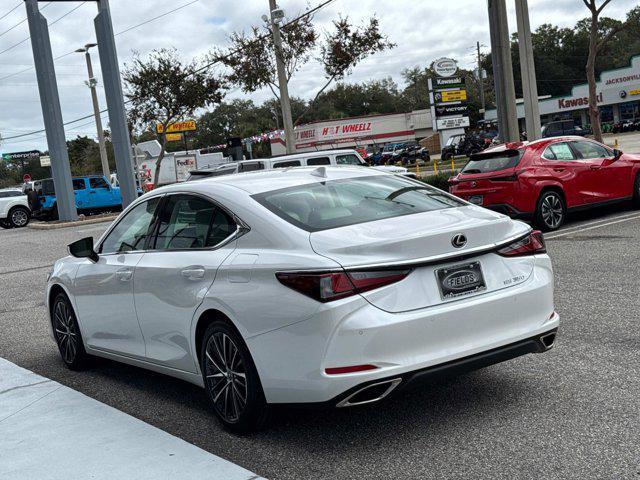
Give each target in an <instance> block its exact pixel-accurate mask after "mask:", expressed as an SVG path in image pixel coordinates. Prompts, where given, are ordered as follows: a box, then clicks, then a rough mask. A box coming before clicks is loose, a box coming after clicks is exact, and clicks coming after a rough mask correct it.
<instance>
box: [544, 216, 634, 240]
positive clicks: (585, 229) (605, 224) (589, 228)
mask: <svg viewBox="0 0 640 480" xmlns="http://www.w3.org/2000/svg"><path fill="white" fill-rule="evenodd" d="M639 218H640V214H638V215H636V216H634V217H627V218H623V219H621V220H615V221H613V222H607V223H602V224H600V225H594V226H591V227H587V228H583V229H581V230H574V231H571V232H562V233H559V234H557V235H553V236H550V237H545V240H553V239H554V238H558V237H564V236H566V235H573V234H576V233H582V232H586V231H588V230H593V229H595V228H601V227H607V226H609V225H614V224H616V223H622V222H628V221H630V220H636V219H639Z"/></svg>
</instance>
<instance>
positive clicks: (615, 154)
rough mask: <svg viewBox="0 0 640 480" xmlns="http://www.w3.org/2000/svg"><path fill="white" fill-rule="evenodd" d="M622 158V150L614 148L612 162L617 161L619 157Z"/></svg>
mask: <svg viewBox="0 0 640 480" xmlns="http://www.w3.org/2000/svg"><path fill="white" fill-rule="evenodd" d="M621 156H622V150H618V149H617V148H614V150H613V161H614V162H615V161H618V160H620V157H621Z"/></svg>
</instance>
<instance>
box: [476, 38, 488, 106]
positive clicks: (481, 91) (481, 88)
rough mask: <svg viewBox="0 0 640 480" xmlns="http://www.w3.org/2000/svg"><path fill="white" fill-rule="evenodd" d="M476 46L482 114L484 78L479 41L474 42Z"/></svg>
mask: <svg viewBox="0 0 640 480" xmlns="http://www.w3.org/2000/svg"><path fill="white" fill-rule="evenodd" d="M485 46H486V45H485ZM476 48H477V50H478V79H479V80H480V105H481V106H482V113H483V114H484V112H485V111H486V106H485V104H484V79H483V78H482V57H481V56H480V42H476Z"/></svg>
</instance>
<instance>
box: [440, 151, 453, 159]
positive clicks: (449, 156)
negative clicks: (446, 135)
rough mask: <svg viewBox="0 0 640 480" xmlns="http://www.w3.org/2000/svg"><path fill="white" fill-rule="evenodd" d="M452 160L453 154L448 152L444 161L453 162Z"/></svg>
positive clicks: (444, 155)
mask: <svg viewBox="0 0 640 480" xmlns="http://www.w3.org/2000/svg"><path fill="white" fill-rule="evenodd" d="M452 158H453V153H451V152H446V153H444V154H443V155H442V159H443V160H451V159H452Z"/></svg>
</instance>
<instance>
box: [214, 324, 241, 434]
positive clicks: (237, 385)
mask: <svg viewBox="0 0 640 480" xmlns="http://www.w3.org/2000/svg"><path fill="white" fill-rule="evenodd" d="M205 379H206V383H207V388H208V389H209V391H210V394H211V398H212V401H213V404H214V407H215V409H216V411H217V412H218V414H219V415H220V416H221V417H222V418H224V419H225V420H226V421H227V422H230V423H234V422H237V421H238V420H239V418H240V415H242V412H244V410H245V408H246V406H247V376H246V369H245V364H244V360H243V358H242V353H241V352H240V350H239V349H238V347H237V345H236V344H235V343H234V342H233V340H231V338H230V337H229V336H228V335H226V334H225V333H223V332H215V333H214V334H213V335H211V337H209V340H208V341H207V346H206V348H205Z"/></svg>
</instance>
